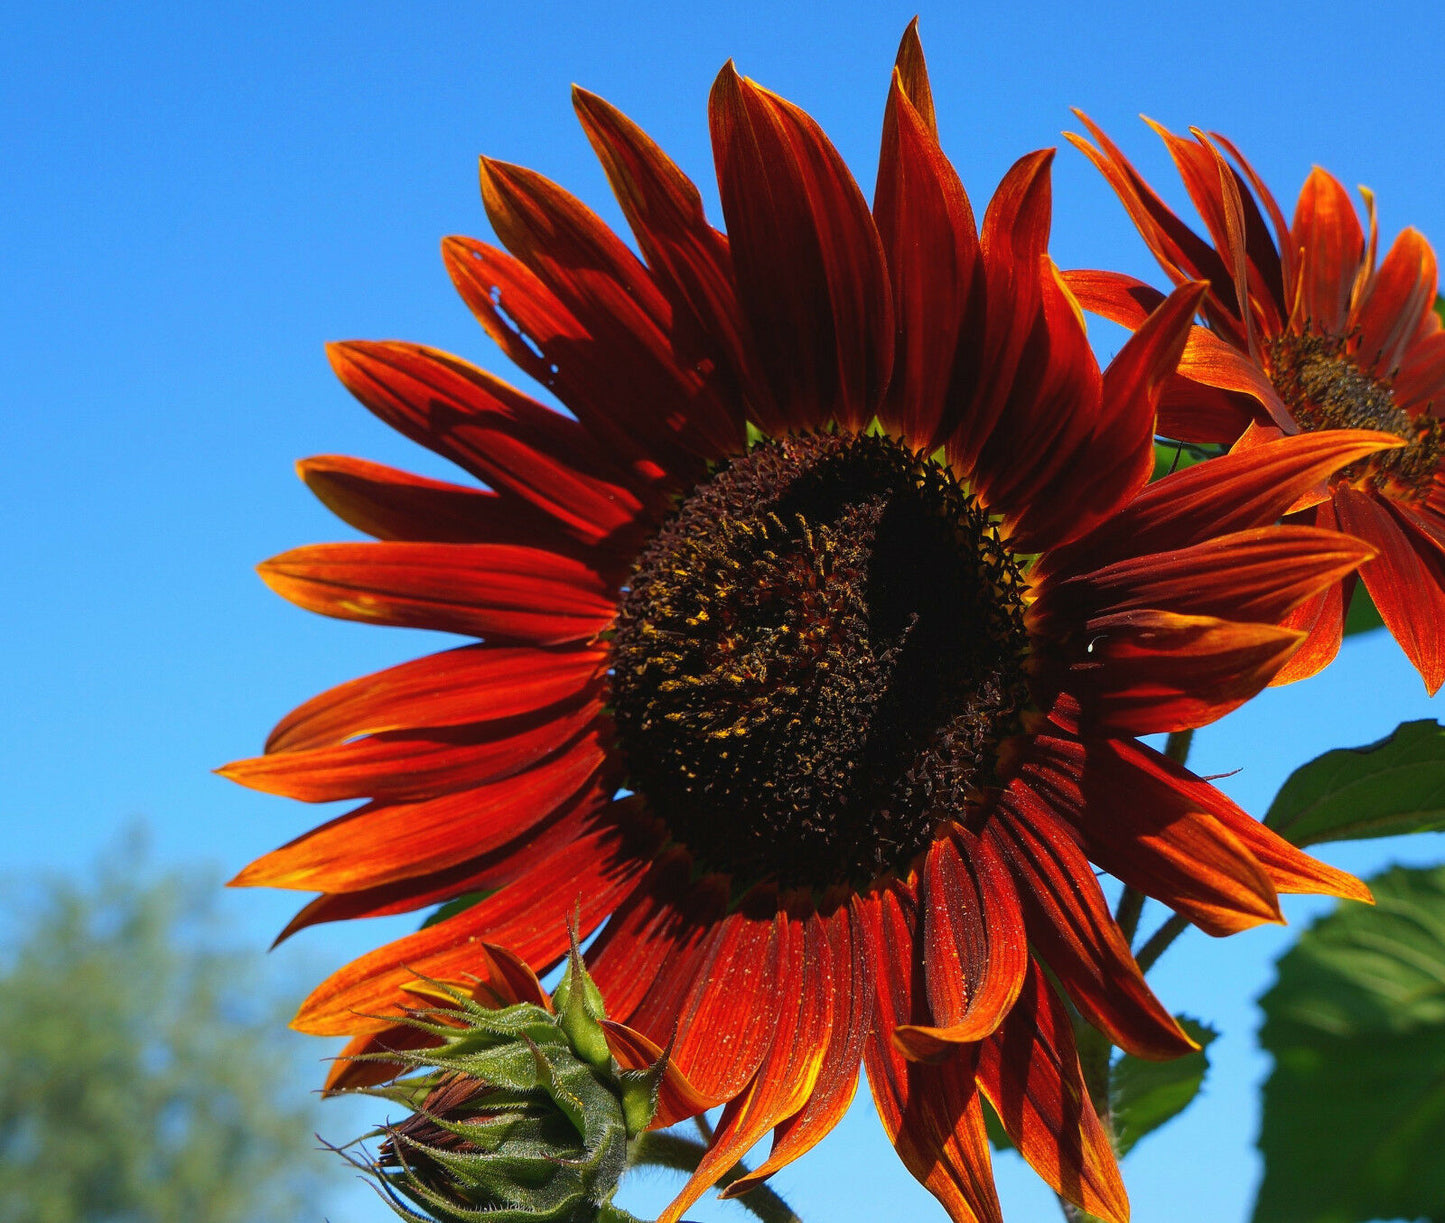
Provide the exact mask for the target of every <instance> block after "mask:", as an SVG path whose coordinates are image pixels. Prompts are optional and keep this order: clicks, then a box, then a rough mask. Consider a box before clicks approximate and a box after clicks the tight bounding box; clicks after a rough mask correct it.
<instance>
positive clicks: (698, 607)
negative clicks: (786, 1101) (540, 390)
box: [612, 434, 1026, 889]
mask: <svg viewBox="0 0 1445 1223" xmlns="http://www.w3.org/2000/svg"><path fill="white" fill-rule="evenodd" d="M1023 586H1024V582H1023V578H1022V576H1021V574H1020V570H1019V566H1018V564H1017V563H1016V562H1015V561H1014V559H1013V557H1012V556H1011V554H1010V553H1009V551H1008V549H1007V547H1006V546H1005V545H1004V544H1003V543H1002V542H1001V541H1000V540H999V537H998V534H997V532H996V531H995V530H994V529H993V528H992V527H991V526H990V524H989V522H988V518H987V515H986V514H985V513H984V512H983V511H982V510H980V509H979V507H978V506H977V505H976V503H975V502H974V500H973V498H972V497H971V496H969V495H968V494H967V493H966V492H964V491H963V490H962V489H961V488H959V486H958V485H957V484H956V483H955V482H954V481H953V479H952V477H951V476H950V475H948V474H947V473H946V472H945V471H944V470H943V469H942V468H940V467H939V466H937V465H936V464H934V463H931V462H929V461H927V460H924V459H920V458H918V457H917V456H915V455H913V454H911V453H910V452H909V451H908V450H907V449H905V448H904V447H902V446H901V445H899V444H898V443H896V442H893V441H891V440H889V439H887V438H882V437H869V436H864V437H854V436H850V435H836V434H816V435H810V436H805V437H794V438H788V439H786V440H784V441H780V442H766V443H763V444H761V445H759V446H757V447H755V448H754V449H753V450H752V451H751V452H750V453H749V454H748V455H747V456H746V457H745V458H742V459H739V460H737V461H736V462H734V463H732V464H731V465H729V466H727V467H724V468H723V469H721V470H720V471H718V472H717V473H716V474H715V475H713V476H712V477H711V478H710V479H709V480H708V481H707V482H705V483H704V484H702V485H700V486H699V487H698V488H697V489H695V490H694V491H693V493H692V494H691V495H690V496H689V497H688V498H687V499H686V500H685V501H684V502H683V503H682V505H681V506H680V507H679V508H678V510H677V512H676V514H675V515H674V516H673V517H672V518H671V519H669V520H668V522H667V523H666V524H665V525H664V526H663V527H662V529H661V530H660V531H659V532H658V534H657V535H656V537H655V538H654V539H653V541H652V542H651V544H650V545H649V546H648V547H647V548H646V550H645V551H644V552H643V554H642V556H641V557H640V558H639V560H638V562H637V565H636V568H635V569H634V571H633V575H632V579H631V583H630V586H629V587H628V589H627V590H626V591H624V593H623V596H622V600H621V606H620V610H619V614H618V618H617V625H616V632H615V635H614V639H613V643H612V662H613V671H612V701H613V708H614V713H615V716H616V720H617V726H618V729H619V734H620V739H621V745H622V748H623V750H624V754H625V756H626V760H627V764H628V769H629V778H628V785H629V786H630V787H632V788H633V789H635V790H636V791H638V792H639V793H641V794H642V795H643V796H644V797H645V798H646V799H647V801H648V802H649V804H650V805H651V807H652V809H653V810H654V812H655V813H656V814H657V815H658V816H659V817H661V818H662V819H663V820H664V821H665V822H666V823H667V825H668V827H669V829H670V831H671V833H672V835H673V836H674V838H675V839H676V840H678V841H679V842H681V843H682V844H684V845H686V846H688V848H690V849H691V850H692V851H693V852H694V853H695V854H696V855H697V856H698V858H699V860H700V861H701V862H702V863H703V864H704V865H705V866H707V867H709V868H711V869H715V870H721V871H727V872H729V873H731V874H733V875H734V877H735V879H736V880H737V881H739V882H742V883H748V882H751V881H753V880H757V879H765V878H775V879H777V880H779V881H780V882H781V883H783V884H785V885H794V884H797V885H802V886H808V887H812V888H817V889H823V888H826V887H828V886H830V885H832V884H840V883H853V884H855V885H856V884H862V883H865V882H867V881H868V880H870V879H872V878H874V877H875V876H877V875H878V874H879V873H880V872H883V871H886V870H888V869H890V868H901V867H902V866H903V865H904V864H906V863H907V862H908V860H909V859H910V858H912V857H913V855H914V854H916V853H917V852H918V850H920V849H921V848H922V847H923V846H924V845H926V844H927V843H928V841H929V839H930V837H931V836H932V834H933V831H934V829H935V828H936V827H937V825H938V823H939V821H940V820H941V819H944V818H947V817H952V818H955V819H958V818H962V817H963V816H964V814H965V812H966V810H967V809H968V808H969V806H970V805H975V804H978V803H979V802H981V801H982V800H983V797H984V795H985V793H986V792H987V790H988V788H989V787H990V786H991V785H992V784H993V783H994V782H995V780H996V779H995V776H994V760H995V754H996V749H997V746H998V744H999V742H1000V740H1001V739H1003V738H1004V737H1006V736H1008V735H1009V734H1011V733H1013V731H1014V729H1015V728H1016V725H1017V717H1018V713H1019V710H1020V708H1021V707H1022V704H1023V702H1024V700H1025V699H1026V687H1025V682H1024V676H1023V655H1024V648H1025V635H1024V630H1023V604H1022V598H1021V592H1022V589H1023Z"/></svg>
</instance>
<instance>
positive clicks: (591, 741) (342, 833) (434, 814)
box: [231, 733, 606, 892]
mask: <svg viewBox="0 0 1445 1223" xmlns="http://www.w3.org/2000/svg"><path fill="white" fill-rule="evenodd" d="M262 759H263V760H265V759H275V758H274V757H262ZM280 759H285V757H280ZM605 759H606V749H605V748H604V746H603V744H602V742H601V741H600V738H599V736H598V735H597V734H595V733H594V734H589V735H586V736H584V737H582V738H580V739H578V740H577V741H576V742H574V743H572V744H571V745H570V746H569V747H568V748H567V750H565V751H562V752H560V753H558V754H557V755H555V756H554V757H553V758H552V759H550V760H546V761H544V762H543V763H540V764H538V765H535V766H533V767H532V768H529V769H526V770H524V771H522V772H519V773H517V774H516V775H513V776H509V777H505V778H503V779H501V780H498V781H495V782H492V783H491V784H489V785H479V786H475V787H472V788H470V789H466V790H463V791H462V792H461V793H453V794H446V795H443V796H442V797H440V798H435V799H430V800H423V801H417V802H404V801H393V802H388V803H372V804H369V805H367V806H365V807H361V808H359V809H358V810H356V811H350V812H347V813H346V814H345V815H341V816H338V817H337V818H336V819H334V820H331V821H330V822H328V823H325V824H322V825H321V826H320V827H319V828H313V829H312V830H311V831H310V832H307V833H304V834H302V835H301V836H300V837H297V838H296V840H294V841H292V842H290V843H289V844H287V845H285V846H283V847H282V848H280V849H275V850H272V851H271V852H270V853H269V854H266V855H265V856H264V857H262V858H258V859H257V860H256V861H255V862H253V863H251V865H250V866H248V867H246V869H245V870H243V871H242V872H241V873H240V874H239V875H237V876H236V878H235V879H233V880H232V881H231V882H232V885H233V886H236V887H261V886H265V887H283V888H296V889H300V890H302V891H311V890H318V891H333V892H351V891H357V890H359V889H361V888H371V887H379V886H381V885H382V884H384V883H391V882H394V881H395V880H397V879H405V878H410V877H414V876H418V875H424V874H427V873H428V872H430V871H436V870H442V869H443V868H445V867H449V866H454V865H456V864H457V863H459V862H463V861H466V860H468V859H470V858H475V857H477V856H479V855H481V854H485V853H489V852H491V851H492V850H493V849H496V848H498V847H499V846H501V845H504V844H506V843H507V842H508V841H510V840H512V839H513V838H514V837H515V836H517V835H518V834H519V833H521V832H523V831H525V830H526V829H527V828H529V827H531V826H533V825H534V824H536V823H538V822H539V821H541V820H543V819H545V818H546V817H547V816H548V815H550V814H551V813H552V812H553V811H555V810H557V808H558V807H560V806H561V805H562V804H563V803H565V802H566V801H567V800H568V799H569V798H571V797H572V796H573V795H574V794H576V793H578V792H579V791H580V790H581V789H582V788H583V786H585V785H586V784H587V782H588V781H589V780H590V779H591V778H592V776H593V774H594V773H596V772H597V770H598V768H599V767H600V766H601V765H602V763H603V761H604V760H605ZM238 780H241V779H240V778H238Z"/></svg>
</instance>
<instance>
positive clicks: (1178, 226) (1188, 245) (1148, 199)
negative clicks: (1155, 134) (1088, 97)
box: [1065, 110, 1234, 306]
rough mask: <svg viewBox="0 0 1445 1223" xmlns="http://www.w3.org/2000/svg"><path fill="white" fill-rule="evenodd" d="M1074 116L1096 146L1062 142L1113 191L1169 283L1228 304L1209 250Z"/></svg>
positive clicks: (1221, 269) (1219, 267)
mask: <svg viewBox="0 0 1445 1223" xmlns="http://www.w3.org/2000/svg"><path fill="white" fill-rule="evenodd" d="M1074 114H1075V115H1076V116H1077V117H1078V119H1079V121H1080V122H1081V123H1082V124H1083V125H1084V126H1085V127H1087V128H1088V129H1089V133H1090V135H1092V136H1093V137H1094V139H1095V140H1097V141H1098V142H1099V147H1098V148H1095V147H1094V146H1093V145H1092V144H1090V143H1089V142H1088V141H1087V140H1085V139H1083V138H1082V137H1079V136H1076V135H1074V134H1073V133H1072V132H1066V133H1065V138H1066V139H1067V140H1068V141H1069V143H1070V144H1072V145H1073V146H1074V147H1075V148H1077V149H1078V150H1079V151H1080V152H1081V153H1083V154H1084V156H1086V157H1087V158H1088V159H1089V160H1090V161H1092V162H1093V163H1094V165H1095V167H1096V168H1097V169H1098V170H1099V172H1100V173H1101V174H1103V176H1104V177H1105V178H1106V179H1107V180H1108V182H1109V186H1111V187H1113V188H1114V193H1115V194H1116V195H1117V196H1118V197H1119V202H1120V203H1122V204H1123V205H1124V209H1125V211H1127V212H1128V214H1129V219H1130V220H1131V221H1133V222H1134V225H1135V227H1136V228H1137V229H1138V230H1139V235H1140V236H1141V237H1142V238H1143V239H1144V241H1145V243H1147V244H1148V247H1149V249H1150V250H1151V251H1152V252H1153V253H1154V257H1155V258H1156V259H1157V260H1158V261H1159V265H1160V266H1161V267H1162V268H1163V269H1164V271H1165V273H1166V274H1167V275H1168V276H1169V278H1170V279H1171V280H1173V281H1174V283H1175V284H1176V285H1179V284H1183V283H1185V282H1186V281H1190V280H1207V281H1209V283H1210V285H1211V286H1212V287H1213V289H1214V292H1215V294H1216V296H1217V300H1218V302H1219V304H1220V305H1221V306H1223V305H1224V304H1225V303H1231V304H1232V298H1233V296H1234V285H1233V279H1232V278H1231V277H1230V275H1229V271H1228V269H1227V268H1225V266H1224V261H1223V260H1222V259H1220V257H1219V255H1218V254H1217V253H1216V252H1215V250H1214V248H1213V247H1211V246H1210V245H1209V243H1208V242H1206V241H1204V239H1203V238H1201V237H1200V236H1199V235H1198V234H1196V233H1195V232H1194V231H1193V230H1192V229H1190V228H1189V226H1187V225H1186V224H1184V222H1183V221H1181V220H1180V219H1179V218H1178V217H1177V216H1175V215H1174V213H1173V212H1172V211H1171V210H1170V208H1169V206H1168V205H1167V204H1165V203H1164V201H1163V200H1161V199H1160V198H1159V197H1158V196H1157V195H1156V194H1155V193H1154V192H1153V190H1151V189H1150V187H1149V184H1148V183H1146V182H1145V181H1144V180H1143V179H1142V178H1141V177H1140V176H1139V173H1138V171H1137V170H1135V169H1134V167H1133V166H1132V165H1131V164H1130V163H1129V159H1128V158H1126V157H1125V156H1124V154H1123V153H1121V152H1120V151H1119V149H1118V147H1117V146H1116V145H1115V144H1114V142H1113V141H1111V140H1110V139H1109V138H1108V137H1107V136H1106V135H1104V133H1103V131H1102V130H1101V129H1100V128H1099V127H1098V125H1096V124H1095V123H1094V121H1093V120H1092V119H1090V118H1089V117H1088V115H1086V114H1084V112H1083V111H1081V110H1075V111H1074Z"/></svg>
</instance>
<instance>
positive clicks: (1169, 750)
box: [1164, 730, 1194, 765]
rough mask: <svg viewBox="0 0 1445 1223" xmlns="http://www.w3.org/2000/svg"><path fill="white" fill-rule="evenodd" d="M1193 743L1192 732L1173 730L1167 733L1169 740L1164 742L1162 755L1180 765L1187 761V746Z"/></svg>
mask: <svg viewBox="0 0 1445 1223" xmlns="http://www.w3.org/2000/svg"><path fill="white" fill-rule="evenodd" d="M1193 742H1194V732H1193V731H1192V730H1174V731H1170V732H1169V738H1168V739H1166V740H1165V741H1164V754H1165V755H1166V756H1168V757H1169V759H1170V760H1172V761H1174V763H1175V764H1178V765H1182V764H1183V763H1184V762H1185V761H1186V760H1188V759H1189V745H1190V744H1191V743H1193Z"/></svg>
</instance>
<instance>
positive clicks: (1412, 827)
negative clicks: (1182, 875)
mask: <svg viewBox="0 0 1445 1223" xmlns="http://www.w3.org/2000/svg"><path fill="white" fill-rule="evenodd" d="M1264 822H1265V824H1266V825H1268V826H1269V827H1270V828H1273V829H1274V831H1275V832H1277V833H1279V834H1280V836H1282V837H1284V838H1285V839H1286V840H1288V841H1291V842H1293V843H1294V844H1295V845H1300V846H1304V845H1317V844H1319V843H1320V842H1321V841H1356V840H1362V839H1364V838H1367V837H1390V836H1397V835H1399V834H1401V833H1406V832H1437V831H1439V830H1440V829H1442V828H1445V728H1442V727H1441V726H1440V725H1439V723H1437V722H1433V721H1431V720H1430V719H1428V718H1427V719H1425V720H1423V721H1420V722H1402V723H1401V724H1400V725H1399V726H1398V727H1396V728H1395V730H1394V732H1393V733H1392V734H1390V735H1389V737H1388V738H1385V739H1381V740H1380V741H1379V742H1378V743H1371V744H1369V745H1368V746H1366V747H1351V748H1340V749H1337V750H1336V751H1333V752H1326V753H1325V754H1324V755H1323V756H1318V757H1316V758H1315V759H1314V760H1311V761H1310V762H1309V763H1308V764H1306V765H1301V766H1300V767H1299V768H1297V769H1296V770H1295V771H1294V772H1293V773H1291V774H1290V776H1289V778H1288V780H1287V781H1286V782H1285V783H1284V785H1283V786H1281V787H1280V791H1279V793H1278V794H1276V795H1275V798H1274V802H1273V803H1271V804H1270V808H1269V812H1268V813H1267V814H1266V815H1265V817H1264Z"/></svg>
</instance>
